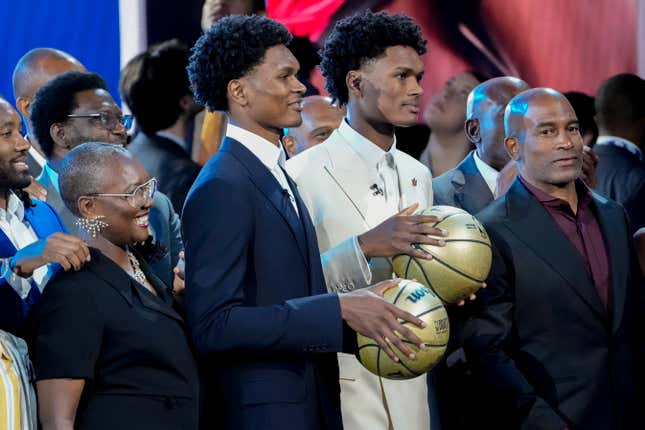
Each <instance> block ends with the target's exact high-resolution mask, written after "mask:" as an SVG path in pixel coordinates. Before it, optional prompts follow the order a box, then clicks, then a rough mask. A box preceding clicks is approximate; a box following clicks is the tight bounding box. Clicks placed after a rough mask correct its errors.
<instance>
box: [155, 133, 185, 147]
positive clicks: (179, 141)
mask: <svg viewBox="0 0 645 430" xmlns="http://www.w3.org/2000/svg"><path fill="white" fill-rule="evenodd" d="M155 134H156V135H157V136H160V137H163V138H166V139H168V140H172V141H173V142H175V143H176V144H177V145H178V146H179V147H180V148H182V149H183V150H184V151H188V143H187V142H186V141H185V140H184V139H182V138H180V137H179V136H177V135H175V134H172V133H169V132H167V131H163V130H161V131H158V132H156V133H155Z"/></svg>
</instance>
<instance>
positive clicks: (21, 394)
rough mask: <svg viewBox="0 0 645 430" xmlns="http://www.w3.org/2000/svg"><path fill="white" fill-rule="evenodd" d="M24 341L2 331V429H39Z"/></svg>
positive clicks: (0, 351) (0, 394)
mask: <svg viewBox="0 0 645 430" xmlns="http://www.w3.org/2000/svg"><path fill="white" fill-rule="evenodd" d="M31 379H32V375H31V364H30V362H29V357H28V356H27V345H26V344H25V342H24V341H23V340H22V339H19V338H17V337H15V336H12V335H11V334H9V333H7V332H4V331H1V330H0V429H3V430H4V429H7V430H36V428H37V420H36V393H35V391H34V387H33V386H32V385H31Z"/></svg>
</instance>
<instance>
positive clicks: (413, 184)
mask: <svg viewBox="0 0 645 430" xmlns="http://www.w3.org/2000/svg"><path fill="white" fill-rule="evenodd" d="M412 186H413V187H416V186H417V178H412Z"/></svg>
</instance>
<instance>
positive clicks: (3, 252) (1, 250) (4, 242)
mask: <svg viewBox="0 0 645 430" xmlns="http://www.w3.org/2000/svg"><path fill="white" fill-rule="evenodd" d="M16 252H17V250H16V247H15V246H14V245H13V243H12V242H11V240H9V237H8V236H7V235H6V234H5V232H4V231H3V230H2V229H0V258H9V257H12V256H13V255H15V254H16Z"/></svg>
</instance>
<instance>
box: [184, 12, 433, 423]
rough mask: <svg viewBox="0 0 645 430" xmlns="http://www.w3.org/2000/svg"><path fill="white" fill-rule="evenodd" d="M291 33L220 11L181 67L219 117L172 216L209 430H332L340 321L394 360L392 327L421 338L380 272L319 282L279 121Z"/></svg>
mask: <svg viewBox="0 0 645 430" xmlns="http://www.w3.org/2000/svg"><path fill="white" fill-rule="evenodd" d="M290 40H291V35H290V34H289V32H288V31H287V30H286V28H285V27H284V26H282V25H281V24H279V23H277V22H274V21H272V20H270V19H268V18H264V17H258V16H230V17H226V18H223V19H222V20H220V21H218V22H217V23H216V24H215V25H213V26H212V27H211V28H210V29H209V30H208V31H207V32H206V33H205V34H204V35H203V36H202V37H201V38H200V40H199V41H198V42H197V44H196V45H195V47H194V50H193V55H192V57H191V62H190V65H189V67H188V70H189V75H190V79H191V84H192V87H193V89H194V91H195V96H196V100H197V102H199V103H202V104H204V105H206V106H207V107H208V108H209V109H210V110H220V111H225V112H226V113H227V115H228V117H229V125H228V128H227V136H226V138H225V139H224V141H223V143H222V146H221V148H220V150H219V151H218V152H217V154H216V155H215V156H214V157H213V158H211V159H210V160H209V161H208V163H207V164H206V165H205V166H204V168H203V169H202V171H201V172H200V174H199V176H198V178H197V180H196V182H195V184H194V185H193V187H192V189H191V191H190V193H189V195H188V198H187V200H186V204H185V206H184V212H183V216H182V221H183V222H182V224H183V226H182V228H183V237H184V241H185V242H184V243H185V247H186V248H185V249H186V308H187V317H188V324H189V328H190V330H191V332H192V337H193V340H194V342H195V346H196V347H197V349H198V351H199V352H200V353H201V354H202V356H203V358H204V363H205V365H206V366H205V368H206V370H207V372H208V373H209V378H208V381H207V385H208V386H209V387H208V388H209V389H213V391H214V395H215V396H216V397H217V398H218V401H216V402H215V401H206V402H205V404H207V405H208V407H212V405H215V404H217V405H219V406H221V410H220V411H218V412H219V414H218V415H217V417H216V418H217V420H218V421H217V422H216V423H213V426H214V425H217V427H218V428H225V429H236V430H237V429H260V428H261V429H283V428H293V429H341V428H342V421H341V415H340V401H339V386H338V368H337V361H336V354H334V353H335V352H339V351H343V350H348V349H351V348H352V346H354V347H355V340H354V339H355V334H354V333H353V332H352V331H351V330H348V328H351V329H353V330H354V331H357V332H360V333H362V334H364V335H367V336H369V337H371V338H373V339H375V340H376V342H378V343H379V344H380V345H381V346H382V347H383V348H384V350H385V351H386V352H387V353H388V354H389V355H390V356H392V357H395V355H394V352H393V350H392V347H391V346H390V345H394V347H396V348H398V349H400V350H401V351H402V352H403V353H404V354H410V350H409V349H408V348H407V347H406V346H405V344H404V342H403V341H402V340H401V339H400V338H399V337H398V336H397V335H396V334H394V331H397V332H399V333H401V334H402V335H403V336H405V337H406V338H407V339H408V340H409V341H411V342H412V343H415V344H417V345H419V346H422V345H421V343H420V340H419V339H418V338H417V337H416V336H414V334H412V333H411V332H410V330H409V329H407V328H406V326H404V325H403V324H402V323H401V322H399V319H402V320H405V321H409V322H411V323H414V324H417V325H419V326H421V325H422V322H421V321H419V320H418V319H417V318H415V317H414V316H412V315H410V314H408V313H406V312H403V311H401V310H399V309H398V308H396V307H395V306H393V305H390V304H389V303H387V302H385V301H384V300H383V299H382V297H380V296H379V294H378V293H380V292H382V291H384V289H386V288H388V287H390V286H392V285H393V282H392V281H386V282H385V283H382V284H379V285H377V286H376V287H372V289H361V290H358V291H355V292H352V293H347V294H340V295H339V294H327V293H326V291H327V289H326V287H325V281H324V277H323V274H322V267H321V263H320V255H319V253H318V245H317V242H316V232H315V230H314V228H313V226H312V223H311V219H310V217H309V214H308V212H307V208H306V207H305V205H304V204H303V202H302V200H301V198H300V196H299V194H298V190H297V188H296V185H295V183H294V182H293V181H292V180H291V178H289V176H288V175H287V174H286V172H285V171H284V168H283V166H284V160H285V154H284V149H283V148H282V146H281V144H280V131H281V129H283V128H288V127H294V126H297V125H298V124H300V122H301V118H300V110H301V108H300V103H301V101H302V96H303V94H304V92H305V86H304V85H302V84H301V83H300V82H299V81H298V79H297V78H296V73H297V72H298V69H299V64H298V61H297V60H296V59H295V57H294V56H293V54H292V53H291V52H290V51H289V49H288V48H287V47H286V45H287V44H288V43H289V41H290ZM352 344H353V345H352ZM209 412H211V411H209ZM209 428H210V427H209Z"/></svg>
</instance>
